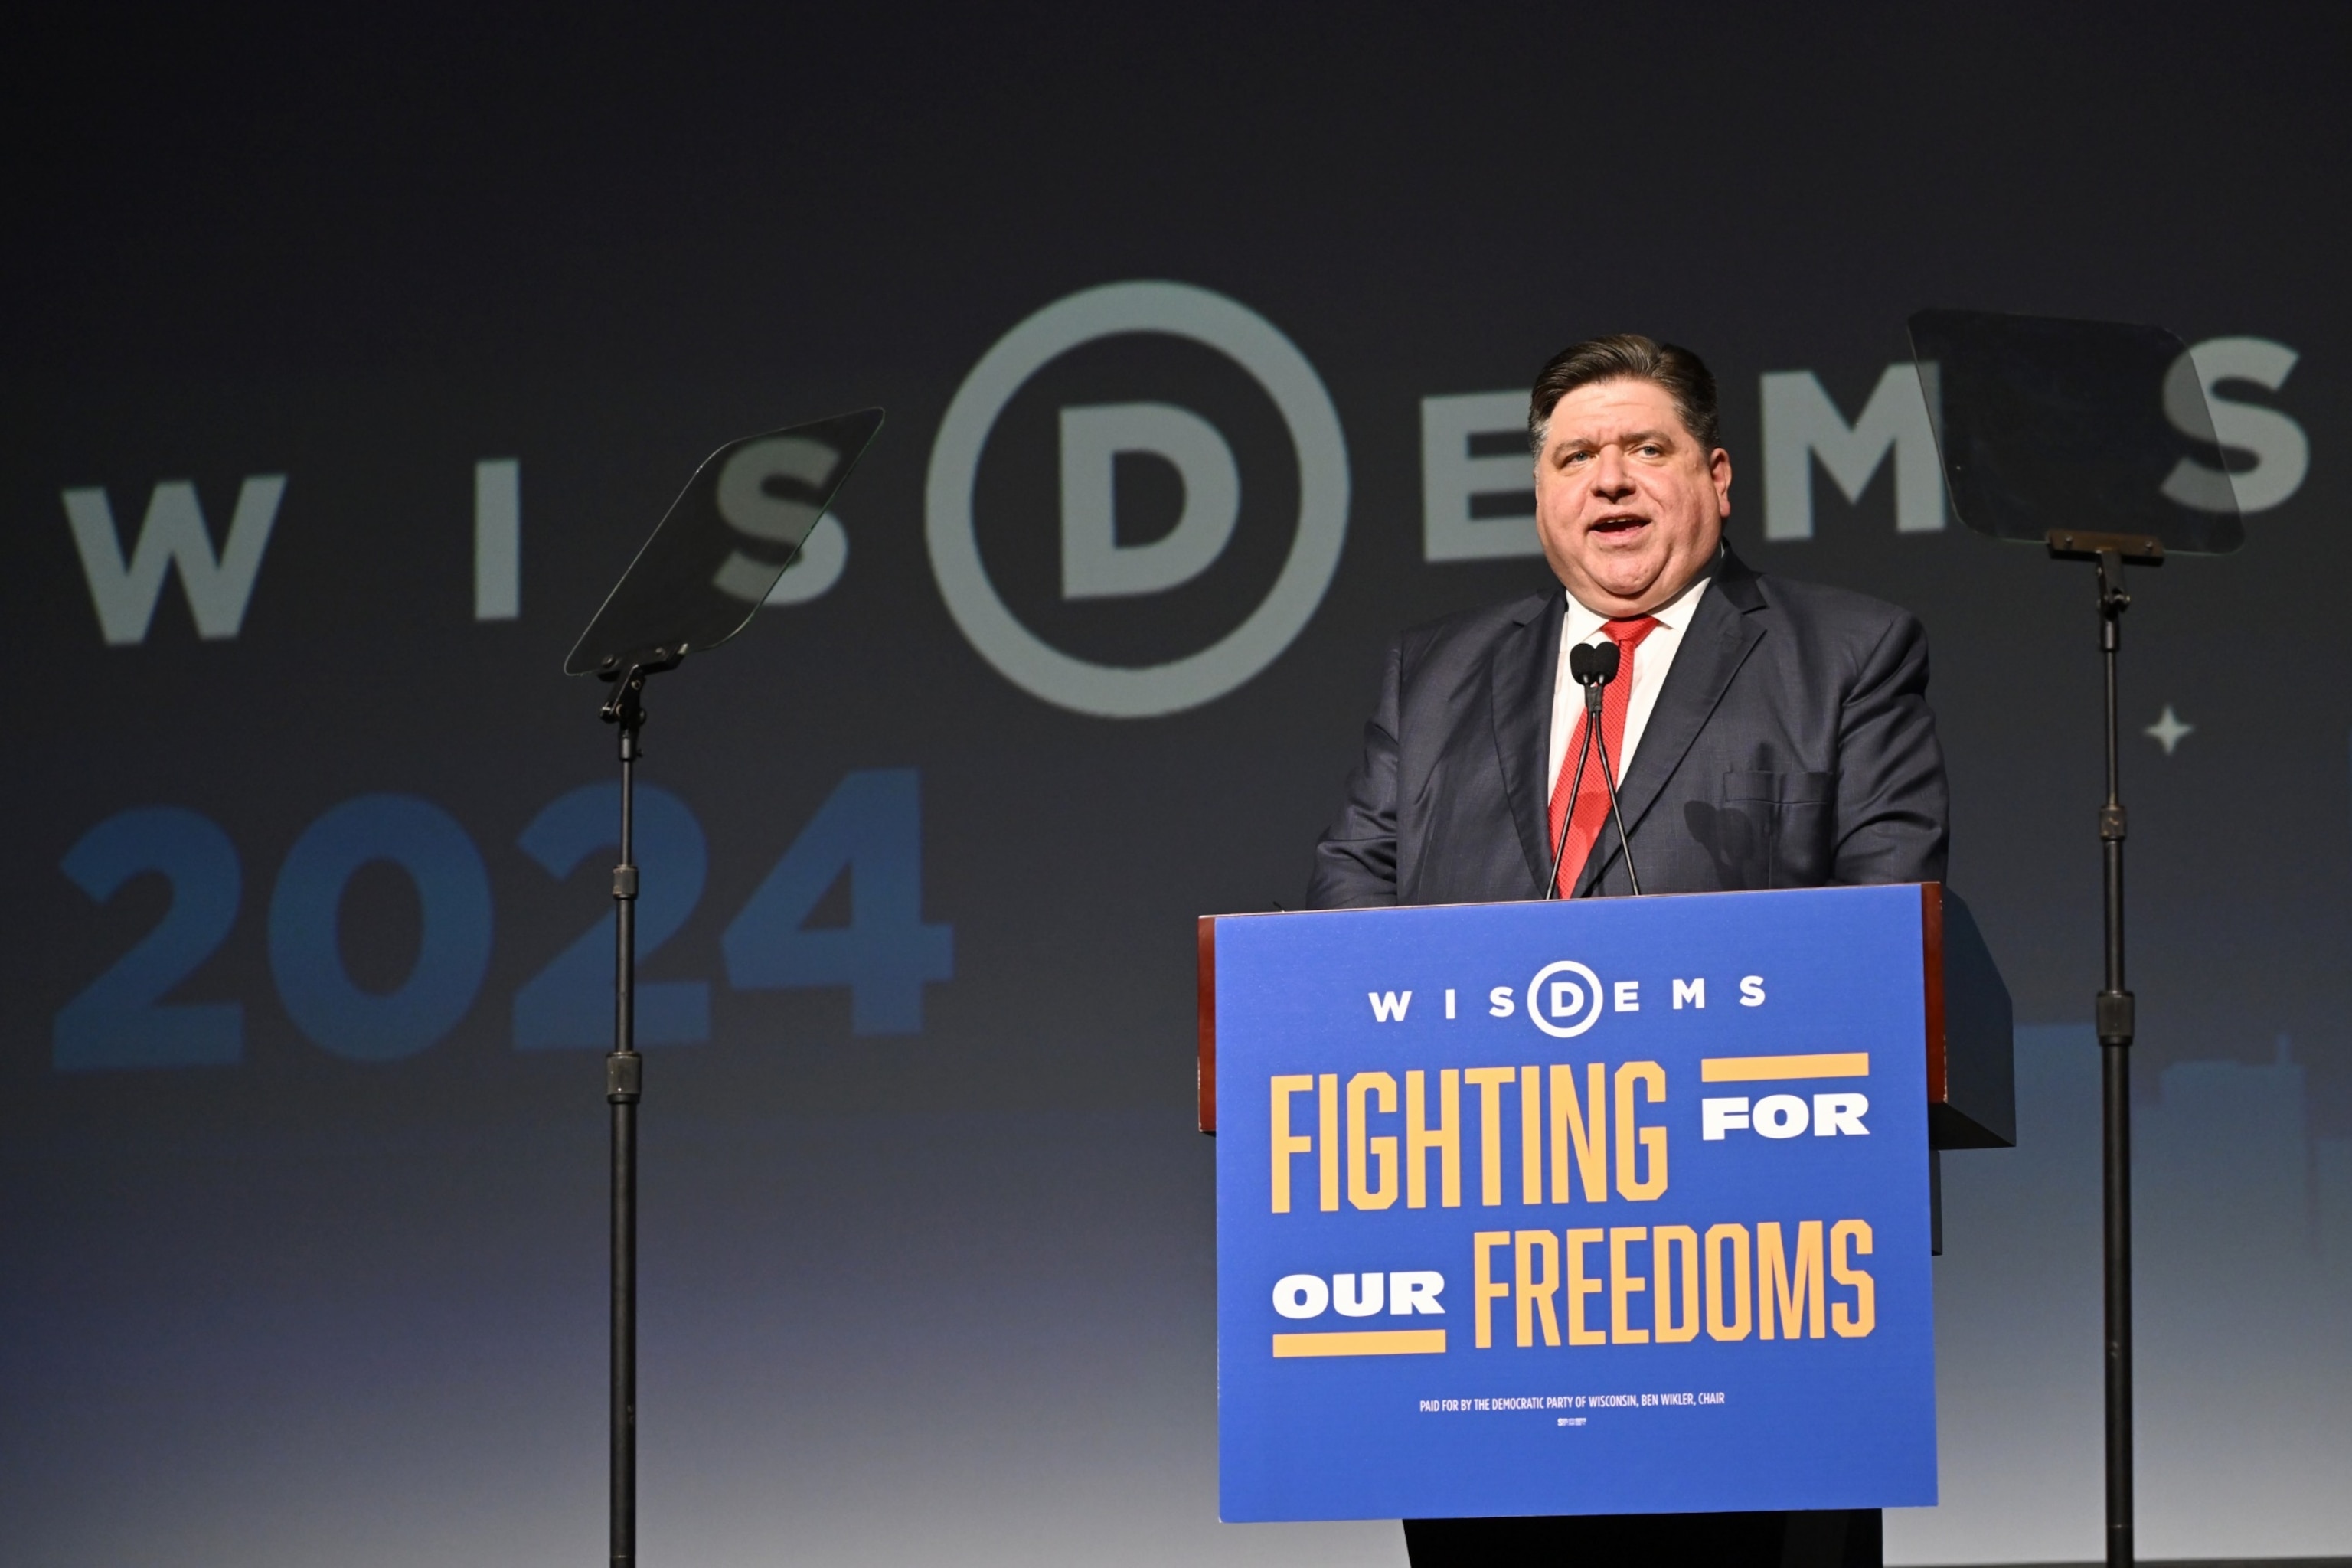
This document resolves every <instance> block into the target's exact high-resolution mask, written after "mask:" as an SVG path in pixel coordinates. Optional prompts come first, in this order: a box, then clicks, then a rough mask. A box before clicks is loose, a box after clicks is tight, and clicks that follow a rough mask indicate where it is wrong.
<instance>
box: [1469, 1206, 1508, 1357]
mask: <svg viewBox="0 0 2352 1568" xmlns="http://www.w3.org/2000/svg"><path fill="white" fill-rule="evenodd" d="M1510 1242H1511V1233H1510V1232H1509V1231H1507V1230H1482V1231H1480V1232H1478V1233H1477V1234H1476V1235H1475V1236H1473V1237H1471V1238H1470V1256H1471V1258H1473V1259H1474V1261H1473V1263H1472V1264H1471V1269H1470V1272H1471V1279H1472V1283H1473V1290H1472V1306H1473V1310H1475V1312H1476V1313H1477V1314H1478V1321H1477V1325H1476V1328H1477V1333H1476V1338H1477V1342H1478V1348H1479V1349H1480V1350H1482V1351H1490V1350H1493V1349H1494V1348H1495V1314H1494V1311H1493V1310H1492V1309H1493V1307H1494V1304H1495V1303H1496V1301H1498V1300H1502V1299H1503V1298H1504V1297H1506V1296H1507V1295H1509V1294H1510V1293H1511V1288H1510V1286H1509V1285H1507V1284H1504V1285H1497V1284H1496V1283H1495V1248H1496V1247H1507V1246H1509V1245H1510Z"/></svg>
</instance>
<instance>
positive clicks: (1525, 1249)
mask: <svg viewBox="0 0 2352 1568" xmlns="http://www.w3.org/2000/svg"><path fill="white" fill-rule="evenodd" d="M1538 1252H1540V1253H1541V1254H1542V1255H1543V1271H1542V1272H1541V1273H1540V1274H1538V1273H1537V1271H1536V1270H1535V1269H1534V1268H1532V1267H1531V1265H1532V1264H1533V1263H1534V1261H1535V1255H1536V1254H1537V1253H1538ZM1514 1261H1516V1262H1517V1265H1518V1277H1519V1347H1520V1348H1521V1349H1522V1350H1524V1349H1526V1348H1527V1347H1528V1346H1530V1345H1532V1344H1534V1343H1535V1342H1536V1333H1535V1314H1536V1313H1537V1312H1541V1313H1542V1314H1543V1334H1544V1343H1546V1344H1548V1345H1551V1346H1554V1347H1557V1346H1558V1345H1559V1319H1558V1318H1557V1317H1555V1316H1553V1314H1552V1310H1551V1302H1552V1298H1553V1297H1554V1296H1557V1295H1559V1242H1558V1241H1556V1240H1554V1239H1553V1237H1552V1234H1551V1232H1549V1231H1548V1230H1523V1231H1521V1232H1519V1233H1518V1237H1517V1246H1516V1250H1515V1257H1514Z"/></svg>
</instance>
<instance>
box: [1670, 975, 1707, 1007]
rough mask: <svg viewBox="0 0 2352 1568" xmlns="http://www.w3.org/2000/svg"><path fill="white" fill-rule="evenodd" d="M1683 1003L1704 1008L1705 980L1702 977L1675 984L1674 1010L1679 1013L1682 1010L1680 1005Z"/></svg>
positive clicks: (1678, 981)
mask: <svg viewBox="0 0 2352 1568" xmlns="http://www.w3.org/2000/svg"><path fill="white" fill-rule="evenodd" d="M1685 1002H1687V1003H1689V1004H1690V1005H1692V1006H1694V1007H1704V1006H1706V978H1705V977H1704V976H1702V977H1700V978H1699V979H1696V980H1677V981H1675V1010H1676V1011H1677V1012H1679V1011H1680V1010H1681V1009H1682V1005H1683V1004H1684V1003H1685Z"/></svg>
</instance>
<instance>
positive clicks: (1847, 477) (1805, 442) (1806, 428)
mask: <svg viewBox="0 0 2352 1568" xmlns="http://www.w3.org/2000/svg"><path fill="white" fill-rule="evenodd" d="M1763 398H1764V537H1765V538H1767V539H1811V537H1812V536H1813V459H1814V458H1820V459H1821V462H1822V468H1826V469H1828V470H1829V475H1830V478H1831V479H1834V480H1835V481H1836V482H1837V487H1838V489H1841V490H1843V492H1844V493H1845V499H1846V500H1850V501H1851V500H1861V499H1862V492H1863V490H1864V488H1865V487H1866V486H1868V485H1869V483H1870V481H1871V479H1872V478H1873V477H1874V475H1875V474H1876V473H1877V472H1878V469H1879V466H1880V465H1881V464H1883V463H1884V462H1885V460H1886V454H1887V451H1888V450H1889V448H1892V449H1893V451H1894V453H1895V532H1897V533H1934V532H1937V531H1939V530H1941V529H1942V528H1943V526H1944V472H1943V469H1942V468H1941V467H1940V466H1939V464H1938V462H1937V456H1936V432H1935V427H1934V426H1933V424H1932V422H1931V421H1930V420H1929V418H1928V415H1927V396H1926V395H1925V394H1924V393H1923V392H1922V391H1921V390H1920V386H1919V374H1918V372H1917V371H1916V369H1914V368H1913V367H1912V366H1911V365H1909V364H1907V363H1895V364H1890V365H1888V366H1887V367H1886V370H1885V374H1882V375H1880V376H1879V378H1878V385H1877V386H1876V388H1874V390H1873V391H1872V393H1871V395H1870V401H1869V402H1868V403H1866V404H1864V405H1863V410H1862V417H1861V418H1859V419H1857V420H1855V421H1854V422H1853V424H1852V425H1848V424H1847V423H1846V422H1845V416H1843V415H1842V414H1840V413H1839V412H1838V407H1837V405H1836V404H1834V403H1832V401H1830V395H1829V393H1828V392H1827V391H1825V390H1824V389H1823V388H1822V384H1821V381H1820V379H1819V378H1818V377H1816V376H1815V375H1814V374H1813V373H1812V372H1811V371H1809V370H1782V371H1768V372H1766V373H1765V375H1764V385H1763Z"/></svg>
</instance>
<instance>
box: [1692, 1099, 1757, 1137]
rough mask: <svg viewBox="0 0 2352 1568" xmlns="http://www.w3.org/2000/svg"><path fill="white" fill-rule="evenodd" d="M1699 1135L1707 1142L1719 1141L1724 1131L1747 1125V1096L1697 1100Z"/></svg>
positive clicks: (1735, 1129)
mask: <svg viewBox="0 0 2352 1568" xmlns="http://www.w3.org/2000/svg"><path fill="white" fill-rule="evenodd" d="M1698 1116H1699V1136H1700V1137H1701V1138H1703V1139H1705V1140H1706V1142H1709V1143H1720V1142H1723V1135H1724V1134H1725V1133H1726V1132H1729V1131H1737V1130H1738V1129H1739V1128H1743V1127H1745V1126H1747V1125H1748V1097H1747V1096H1746V1095H1744V1094H1743V1095H1738V1096H1728V1097H1725V1098H1723V1099H1718V1100H1700V1101H1699V1102H1698Z"/></svg>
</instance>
